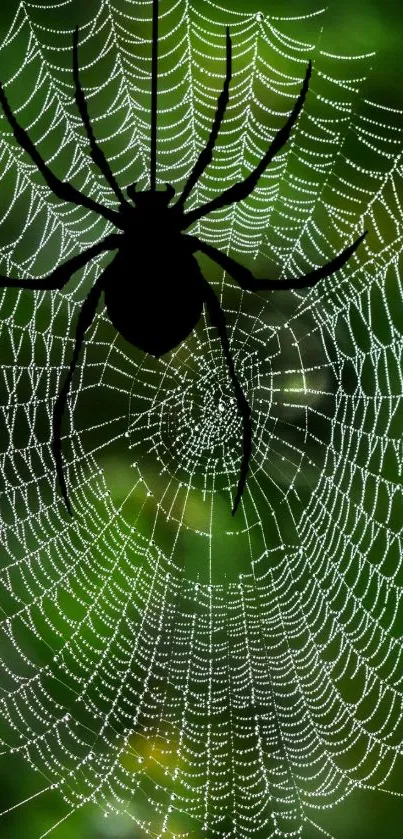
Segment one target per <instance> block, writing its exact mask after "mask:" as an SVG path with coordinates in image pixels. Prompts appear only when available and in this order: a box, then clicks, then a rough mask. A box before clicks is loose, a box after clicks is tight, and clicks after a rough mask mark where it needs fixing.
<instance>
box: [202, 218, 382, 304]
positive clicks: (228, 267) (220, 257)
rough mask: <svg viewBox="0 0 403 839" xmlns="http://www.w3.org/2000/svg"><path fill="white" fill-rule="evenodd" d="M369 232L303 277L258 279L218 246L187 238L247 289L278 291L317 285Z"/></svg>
mask: <svg viewBox="0 0 403 839" xmlns="http://www.w3.org/2000/svg"><path fill="white" fill-rule="evenodd" d="M367 233H368V231H367V230H366V231H365V232H364V233H363V234H362V235H361V236H359V238H358V239H356V241H355V242H353V244H352V245H349V247H348V248H345V250H344V251H342V252H341V253H339V254H338V255H337V256H336V257H334V259H331V260H330V262H326V264H325V265H321V266H320V267H319V268H314V270H313V271H309V272H308V273H307V274H303V275H302V276H301V277H290V278H287V279H281V280H269V279H262V280H259V279H256V277H254V276H253V274H252V271H249V268H245V266H244V265H240V264H239V262H236V260H235V259H232V257H230V256H228V255H227V254H225V253H222V251H219V250H218V249H217V248H214V247H213V245H209V244H207V242H202V241H201V240H200V239H198V238H197V237H196V236H189V237H187V238H189V239H192V241H193V243H194V251H196V250H200V251H202V253H205V254H206V256H209V257H210V259H213V260H214V262H216V263H217V264H218V265H220V266H221V268H224V270H225V271H227V272H228V274H231V276H232V277H233V278H234V280H236V281H237V283H239V285H240V286H241V288H244V289H247V290H248V291H278V290H283V289H296V288H309V287H310V286H314V285H316V283H317V282H319V280H323V279H324V278H325V277H330V276H331V275H332V274H334V273H335V271H338V270H339V268H342V266H343V265H345V263H346V262H347V261H348V260H349V259H350V257H351V256H352V255H353V253H354V251H356V250H357V248H358V246H359V245H360V244H361V242H362V241H363V239H364V238H365V236H366V235H367Z"/></svg>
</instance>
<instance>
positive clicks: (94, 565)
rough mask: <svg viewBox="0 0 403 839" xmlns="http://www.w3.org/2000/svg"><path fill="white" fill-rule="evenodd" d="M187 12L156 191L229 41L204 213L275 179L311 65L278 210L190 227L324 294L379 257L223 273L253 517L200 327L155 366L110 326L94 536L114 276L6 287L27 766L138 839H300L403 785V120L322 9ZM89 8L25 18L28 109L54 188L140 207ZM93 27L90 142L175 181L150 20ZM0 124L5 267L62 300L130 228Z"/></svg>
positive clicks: (105, 95)
mask: <svg viewBox="0 0 403 839" xmlns="http://www.w3.org/2000/svg"><path fill="white" fill-rule="evenodd" d="M160 5H161V12H160V42H159V95H158V110H159V115H158V155H157V186H158V184H160V185H161V184H163V183H165V182H166V181H169V182H171V183H173V184H174V186H175V188H176V190H177V193H178V194H179V193H180V190H181V187H182V188H183V185H184V183H186V180H187V178H188V176H189V173H190V171H191V168H192V165H193V163H194V161H195V159H196V158H197V156H198V154H199V153H200V150H201V149H202V148H203V146H204V145H205V142H206V139H207V137H208V134H209V130H210V127H211V121H212V117H213V114H214V110H215V107H216V102H217V96H218V95H219V92H220V90H221V86H222V81H223V75H224V69H225V27H226V26H227V25H229V27H230V31H231V38H232V41H233V79H232V82H231V90H230V104H229V108H228V111H227V115H226V117H225V120H224V123H223V126H222V130H221V132H220V137H219V140H218V142H217V148H216V151H215V153H214V156H213V161H212V163H211V165H210V166H209V168H208V169H207V171H206V172H205V173H204V175H203V177H202V178H201V179H200V181H199V183H198V184H197V186H196V187H195V189H194V190H193V191H192V194H191V196H190V198H189V201H188V203H187V209H192V208H194V207H197V206H199V205H200V204H201V203H204V202H206V201H209V200H211V199H212V198H213V197H214V195H216V194H217V193H219V192H221V191H222V190H223V189H225V188H228V187H229V186H230V185H231V184H233V183H234V182H236V181H237V180H240V179H241V178H242V177H244V176H245V175H246V173H247V172H248V171H250V169H251V167H252V166H253V165H256V163H257V161H258V160H259V159H260V158H261V157H262V155H263V153H264V150H265V149H266V148H267V144H268V141H270V139H272V137H273V136H274V133H275V131H276V130H278V128H279V127H280V126H281V125H282V124H283V123H284V121H285V119H286V116H287V115H288V113H289V112H290V110H291V108H292V106H293V104H294V102H295V99H296V96H297V95H298V92H299V89H300V86H301V80H302V78H303V76H304V72H305V69H306V66H307V62H308V59H309V58H312V60H313V66H314V75H313V78H312V82H311V88H310V92H309V95H308V99H307V104H306V107H305V109H304V112H303V114H302V116H301V118H300V119H299V121H298V124H297V126H296V128H295V129H294V131H293V135H292V139H291V140H290V142H289V143H288V144H287V147H286V148H285V149H284V150H283V151H282V152H281V153H280V154H279V155H278V157H277V158H276V159H275V160H274V161H273V163H272V164H271V166H270V168H269V169H268V170H267V172H266V173H265V174H264V175H263V176H262V178H261V179H260V181H259V185H258V187H257V189H256V190H255V191H254V193H253V195H252V196H251V197H250V198H249V199H248V200H247V201H246V202H244V203H243V204H242V205H233V206H231V207H227V208H224V209H223V210H221V211H219V212H216V213H214V214H212V215H211V216H209V217H208V218H205V219H203V220H202V221H200V222H199V223H198V224H197V225H195V227H194V231H192V232H194V233H195V234H196V235H198V236H199V237H200V238H201V239H204V240H205V241H208V242H211V243H212V244H214V245H215V246H216V247H218V248H220V249H221V250H223V251H225V252H228V253H229V252H231V253H232V254H233V255H234V256H235V257H236V258H238V259H239V260H240V261H243V262H244V263H245V264H247V265H249V266H250V267H251V268H252V269H253V270H254V272H255V274H256V275H257V276H259V275H260V276H262V277H263V276H268V275H269V276H278V277H281V276H286V275H290V274H291V273H294V274H295V275H296V276H298V275H300V274H302V273H305V272H306V271H307V270H309V269H311V268H313V267H315V266H316V265H319V264H322V263H323V262H325V261H326V260H328V259H330V258H331V257H332V256H333V255H334V254H335V253H337V252H338V251H340V250H341V249H342V248H343V247H345V246H346V244H348V243H349V242H352V241H354V239H356V238H357V237H358V236H359V235H360V234H361V233H362V232H363V230H364V229H367V228H368V230H369V231H370V234H369V235H368V237H367V240H366V242H365V244H363V245H362V246H361V248H360V250H359V251H358V252H357V253H356V254H355V255H354V257H353V258H352V259H351V261H350V262H349V264H348V265H346V266H345V267H344V268H343V269H342V270H341V271H339V272H338V273H337V274H336V275H335V276H334V277H332V278H330V279H329V280H327V281H326V282H324V283H323V284H321V285H319V286H317V287H315V288H314V289H311V290H309V291H305V292H293V293H291V292H290V293H277V294H270V295H268V294H263V293H262V294H252V293H249V292H242V291H241V290H240V289H239V288H238V287H237V286H236V284H235V282H234V281H233V280H232V279H231V278H230V277H229V276H227V275H223V272H222V271H221V270H219V269H218V268H217V267H216V266H214V265H212V264H211V263H210V262H209V261H208V260H207V259H200V264H201V265H202V268H203V271H204V274H205V276H206V277H207V278H208V279H209V281H210V282H211V284H212V285H213V287H214V288H215V290H216V293H217V294H218V295H219V297H220V301H221V304H222V306H223V308H224V311H225V313H226V319H227V323H228V330H229V337H230V342H231V348H232V353H233V357H234V364H235V367H236V370H237V374H238V376H239V379H240V381H241V382H242V386H243V388H244V391H245V394H246V395H247V397H248V400H249V402H250V404H251V407H252V411H253V417H254V441H253V453H252V458H251V468H250V473H249V476H248V482H247V486H246V489H245V492H244V495H243V499H242V503H241V505H240V507H239V510H238V512H237V515H236V517H234V519H232V517H231V502H232V499H233V497H234V493H235V490H236V485H237V480H238V474H239V464H240V460H241V456H242V452H241V435H242V428H241V421H240V417H239V415H238V412H237V407H236V402H235V399H234V394H233V391H232V387H231V382H230V381H229V377H228V371H227V367H226V364H225V360H224V359H223V356H222V350H221V344H220V341H219V338H218V336H217V334H216V333H215V331H214V329H213V328H212V327H211V326H210V325H209V324H208V321H207V320H206V319H205V317H204V316H203V318H202V320H201V322H200V324H199V326H198V327H197V329H196V330H195V331H194V332H193V333H192V335H191V336H190V337H189V339H188V340H187V341H186V342H184V344H183V345H182V346H180V347H179V348H177V349H176V350H174V351H172V352H171V353H170V354H169V355H167V356H164V357H163V358H161V359H159V360H155V359H152V358H150V357H147V356H144V354H142V353H140V352H137V351H136V350H134V349H133V348H131V347H129V346H128V345H127V344H126V343H125V342H124V341H123V339H121V338H120V337H119V336H117V335H116V333H115V332H114V330H113V329H112V326H111V324H110V323H109V321H108V318H107V316H106V313H105V312H103V311H102V310H101V309H100V310H99V312H98V315H97V317H96V320H95V322H94V325H93V327H92V328H91V330H90V332H89V333H88V335H87V338H86V342H85V350H84V352H83V355H82V363H81V365H80V368H79V370H77V372H76V375H75V379H74V382H73V387H72V392H71V398H70V401H69V405H68V412H67V416H66V417H65V423H64V439H63V451H64V455H65V459H66V464H67V465H66V479H67V482H68V487H69V494H70V497H71V500H72V505H73V507H74V511H75V517H74V519H73V520H71V519H70V518H69V517H68V516H67V514H66V511H65V508H64V504H63V501H62V499H61V497H60V493H59V489H58V486H57V482H56V477H55V468H54V461H53V458H52V455H51V416H52V409H53V404H54V401H55V399H56V396H57V393H58V389H59V386H60V381H61V377H62V376H63V375H64V372H65V370H66V369H67V367H68V365H69V361H70V358H71V352H72V347H73V342H74V325H75V323H76V319H77V316H78V312H79V308H80V305H81V302H82V300H83V298H84V297H85V295H86V293H87V292H88V289H89V287H90V286H91V284H92V283H93V282H94V281H95V279H96V277H97V276H98V275H99V273H100V271H101V269H102V267H103V266H104V265H106V264H107V259H108V258H107V257H105V258H99V259H97V260H95V261H94V262H93V263H92V264H91V265H89V266H88V267H87V268H86V270H85V271H84V272H81V274H76V275H75V276H74V277H73V278H72V280H71V282H70V283H69V285H68V286H67V287H66V288H65V289H64V290H63V291H61V292H52V293H50V292H40V291H39V292H32V293H31V292H29V291H16V290H0V318H1V352H2V357H1V373H0V377H1V378H0V382H1V417H2V420H1V443H2V449H1V451H2V454H1V461H0V464H1V478H2V486H1V497H0V509H1V515H2V567H1V574H0V580H1V584H2V591H3V594H2V601H1V602H2V612H3V617H4V620H3V624H2V642H1V656H2V665H1V685H2V690H1V696H0V702H1V716H2V721H3V724H2V728H1V731H0V734H1V742H2V749H1V750H2V753H3V756H4V759H9V756H10V754H11V755H12V756H13V758H14V757H16V756H17V757H18V756H22V757H23V758H24V760H25V761H27V762H28V763H29V764H30V765H31V766H32V767H33V769H35V770H36V771H37V772H39V777H40V778H41V780H42V781H43V790H45V789H46V790H48V789H53V790H57V791H58V792H59V794H61V795H62V796H63V798H64V799H65V801H66V805H67V808H66V818H68V817H69V814H71V813H73V812H75V811H77V810H78V809H80V808H84V807H85V805H86V804H89V803H96V804H97V805H99V807H100V808H101V810H102V811H103V813H104V815H105V817H108V816H115V815H116V814H122V813H123V814H125V816H126V817H127V818H129V819H130V820H131V822H132V823H133V825H135V826H136V829H138V830H140V831H142V832H141V834H140V833H139V835H147V836H155V837H162V836H163V835H164V836H166V835H168V836H173V837H180V836H183V837H185V836H193V837H196V836H201V835H206V836H210V837H214V836H218V837H220V836H221V837H222V836H230V835H234V836H239V837H245V838H246V837H257V839H260V837H264V839H269V837H274V836H275V835H277V836H283V837H286V836H300V835H301V834H302V829H303V825H304V824H305V823H307V822H309V821H310V820H312V822H315V818H316V816H315V813H317V812H318V811H319V810H321V809H324V808H328V807H329V806H332V805H334V804H335V803H336V802H337V801H340V800H342V799H343V798H345V797H346V796H347V795H348V794H349V793H350V792H351V791H352V790H353V789H354V788H355V787H357V786H371V787H375V786H379V785H382V784H383V783H384V782H385V779H387V777H388V775H389V773H390V772H391V770H392V768H393V765H394V763H395V760H396V758H397V757H398V755H399V754H400V753H401V743H402V733H403V707H402V673H403V669H402V664H403V662H402V647H401V635H402V626H403V623H402V607H401V587H402V583H403V563H402V552H401V518H402V516H401V511H402V494H401V472H400V467H401V462H402V445H401V428H402V421H403V413H402V402H401V393H402V373H401V371H402V340H401V328H402V286H401V279H400V276H401V251H402V245H401V241H402V203H401V195H402V156H401V150H402V148H403V122H402V112H400V111H397V110H392V109H388V108H386V107H384V106H381V105H380V104H377V103H375V102H372V101H369V100H367V99H364V98H363V97H362V95H361V89H362V87H363V85H364V81H365V78H366V75H367V73H368V71H369V67H370V60H371V55H363V56H355V57H345V58H341V57H337V56H332V55H329V54H328V53H326V52H324V51H322V50H321V48H320V31H321V30H320V27H321V26H322V25H325V23H326V15H325V14H324V13H322V11H321V10H318V12H317V13H315V14H312V15H307V16H304V17H303V16H301V17H300V18H299V19H298V20H296V19H294V18H290V17H289V18H287V16H283V17H281V18H279V17H270V16H269V15H263V14H261V13H259V14H258V15H256V14H253V15H252V14H240V13H239V14H237V13H235V12H234V11H226V10H225V9H224V8H221V7H220V6H217V5H216V4H215V3H212V2H209V0H199V2H194V3H193V2H187V0H186V2H173V1H171V0H166V2H163V0H162V2H161V4H160ZM94 6H96V9H95V12H94V8H93V7H94ZM74 9H75V7H74V4H73V3H72V2H70V0H66V2H64V3H60V4H50V3H49V5H48V6H43V5H42V6H39V5H37V4H34V3H30V2H24V3H21V5H20V7H19V8H18V11H17V13H16V16H15V19H14V22H13V24H12V26H11V29H10V31H9V32H8V34H7V36H6V38H5V40H4V44H3V47H2V50H1V53H0V62H1V67H2V68H3V70H2V72H3V81H4V86H5V89H6V91H7V96H8V98H9V101H10V104H11V105H12V107H13V109H14V111H15V113H16V114H17V116H18V118H19V120H20V121H21V123H22V124H24V127H26V129H27V130H28V131H29V133H30V136H31V137H32V138H33V139H34V141H35V142H36V143H37V145H38V148H39V149H40V150H41V151H42V153H43V155H44V156H45V158H46V160H47V162H48V163H49V165H51V166H52V167H53V169H54V170H55V172H57V174H58V175H59V176H60V177H63V178H64V179H68V180H70V181H71V182H72V183H74V185H75V186H77V187H78V188H79V189H81V190H82V191H84V192H86V194H88V195H90V196H91V197H93V198H94V199H95V200H97V201H101V202H103V203H104V204H105V205H106V206H108V207H112V208H114V207H116V198H115V196H114V195H113V193H112V190H111V189H110V188H109V186H108V185H107V184H106V183H105V181H104V180H103V179H102V176H101V175H100V174H99V172H98V171H97V169H96V167H95V166H94V165H93V163H92V161H91V159H90V156H89V149H88V142H87V139H86V137H85V133H84V129H83V126H82V124H81V123H80V120H79V117H78V114H77V110H76V107H75V103H74V89H73V81H72V66H71V61H72V30H73V27H74V25H75V23H76V20H75V19H74ZM82 14H84V19H83V20H81V21H80V67H81V70H80V76H81V80H82V84H83V87H84V89H85V91H86V96H87V101H88V107H89V111H90V113H91V118H92V123H93V127H94V132H95V134H96V136H97V139H98V141H99V143H100V145H101V146H102V149H103V150H104V152H105V154H106V156H107V158H108V161H109V163H110V165H111V168H112V170H113V173H114V175H115V177H116V178H117V180H118V182H119V184H120V186H121V188H122V189H124V188H125V187H127V185H128V184H130V183H133V182H134V181H137V182H138V187H137V188H138V189H145V188H148V177H149V148H150V121H149V94H150V61H151V27H150V23H151V3H150V2H149V0H147V2H146V1H145V0H144V2H140V1H139V2H138V1H137V0H130V1H129V0H126V2H124V3H123V2H109V0H99V2H98V3H97V4H92V8H91V14H90V13H89V12H88V14H87V17H85V11H83V12H82ZM61 20H62V21H65V24H62V23H61V22H60V21H61ZM5 68H6V69H5ZM7 73H8V75H7ZM0 129H1V135H0V160H1V166H0V171H1V177H2V179H3V183H2V185H3V190H2V193H1V199H0V201H1V214H0V217H1V219H2V222H1V228H0V230H1V239H0V246H1V266H0V270H1V273H2V274H3V275H8V276H12V277H16V276H24V277H27V278H28V277H29V278H32V284H33V287H34V284H35V277H38V276H41V275H44V274H45V273H49V272H50V271H51V270H52V269H53V268H54V267H55V266H56V265H58V264H60V263H61V262H62V261H64V260H66V259H67V258H69V257H70V256H71V255H73V254H74V253H78V252H80V250H82V249H84V248H85V247H88V246H89V245H90V244H91V243H93V242H95V241H98V239H100V238H101V237H102V236H104V235H106V233H107V232H108V231H110V230H112V226H111V225H109V224H108V223H106V222H105V221H104V220H103V219H101V218H98V217H95V216H94V214H92V213H90V212H87V211H86V210H85V209H83V208H79V207H75V206H71V205H64V204H62V203H61V202H59V201H58V200H57V199H56V198H54V197H53V196H52V195H51V194H50V193H49V190H48V189H47V187H46V186H45V185H44V183H43V181H42V179H41V176H40V175H39V174H38V172H37V171H36V169H35V167H34V166H33V165H32V163H31V161H30V160H29V159H28V158H27V157H26V155H25V154H24V153H23V152H22V150H21V149H20V148H19V147H18V146H17V144H16V143H15V141H14V138H13V137H12V134H11V132H10V129H9V126H8V124H7V122H6V120H5V119H4V118H2V119H1V121H0ZM136 279H137V278H136V267H135V265H134V266H133V282H136ZM385 511H386V512H385ZM40 793H41V790H39V791H38V793H36V795H39V794H40ZM33 800H35V796H34V798H33ZM26 806H34V804H33V803H32V802H31V805H28V804H27V805H26ZM53 827H54V825H50V827H49V832H50V831H51V830H52V829H53ZM44 835H45V834H44ZM325 835H330V834H329V833H325Z"/></svg>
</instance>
